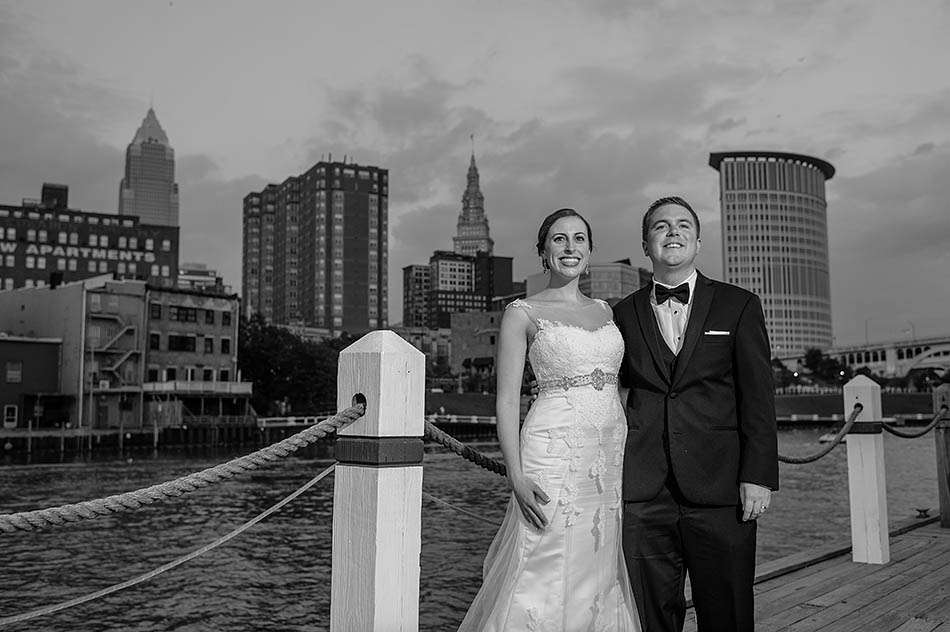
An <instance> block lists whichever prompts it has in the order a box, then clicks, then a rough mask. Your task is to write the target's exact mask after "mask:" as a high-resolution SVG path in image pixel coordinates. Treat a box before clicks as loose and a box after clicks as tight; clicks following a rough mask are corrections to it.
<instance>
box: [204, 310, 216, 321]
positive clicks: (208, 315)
mask: <svg viewBox="0 0 950 632" xmlns="http://www.w3.org/2000/svg"><path fill="white" fill-rule="evenodd" d="M205 324H206V325H213V324H214V310H213V309H206V310H205Z"/></svg>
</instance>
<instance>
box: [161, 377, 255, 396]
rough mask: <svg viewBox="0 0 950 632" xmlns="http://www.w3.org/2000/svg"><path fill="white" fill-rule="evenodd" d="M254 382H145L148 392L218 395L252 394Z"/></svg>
mask: <svg viewBox="0 0 950 632" xmlns="http://www.w3.org/2000/svg"><path fill="white" fill-rule="evenodd" d="M253 388H254V384H253V382H199V381H184V380H173V381H170V382H145V383H144V384H142V390H143V391H144V392H146V393H214V394H216V395H222V394H223V395H250V394H251V393H252V392H253Z"/></svg>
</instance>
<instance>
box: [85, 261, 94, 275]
mask: <svg viewBox="0 0 950 632" xmlns="http://www.w3.org/2000/svg"><path fill="white" fill-rule="evenodd" d="M86 269H88V270H89V271H90V272H95V271H96V262H95V261H92V260H90V261H89V263H88V265H87V266H86Z"/></svg>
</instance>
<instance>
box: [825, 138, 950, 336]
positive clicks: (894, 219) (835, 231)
mask: <svg viewBox="0 0 950 632" xmlns="http://www.w3.org/2000/svg"><path fill="white" fill-rule="evenodd" d="M928 145H931V147H929V148H928V149H926V150H925V151H919V149H920V147H918V148H917V150H915V151H913V152H912V153H911V154H910V155H904V156H892V157H891V160H890V161H889V162H888V163H887V164H886V165H885V166H883V167H881V168H878V169H875V170H873V171H871V172H869V173H866V174H863V175H861V176H857V177H851V178H847V177H845V178H840V179H835V180H832V181H831V182H830V183H829V185H828V187H829V189H830V190H831V191H833V196H832V198H831V199H830V200H829V205H828V219H829V232H830V234H831V244H832V247H831V253H830V255H831V257H830V258H831V270H832V313H833V316H834V324H835V332H836V335H837V336H838V339H839V340H842V341H849V340H850V341H860V340H863V336H864V332H863V324H864V319H866V318H868V317H872V318H873V319H874V320H875V321H876V322H875V326H874V331H875V332H876V336H872V337H877V338H888V337H890V338H896V337H899V336H898V334H899V331H900V328H901V327H906V321H908V320H913V321H914V322H915V325H916V326H917V327H916V328H917V333H918V334H926V333H946V323H945V315H946V314H948V313H950V293H948V292H944V291H940V290H936V291H935V290H934V284H935V283H937V284H939V280H941V279H943V278H945V277H946V275H947V272H946V271H947V269H950V247H948V244H950V224H948V221H947V218H948V216H950V181H948V180H947V178H946V174H947V173H948V172H950V143H944V144H941V145H935V144H933V143H928ZM937 315H943V317H941V318H935V317H936V316H937Z"/></svg>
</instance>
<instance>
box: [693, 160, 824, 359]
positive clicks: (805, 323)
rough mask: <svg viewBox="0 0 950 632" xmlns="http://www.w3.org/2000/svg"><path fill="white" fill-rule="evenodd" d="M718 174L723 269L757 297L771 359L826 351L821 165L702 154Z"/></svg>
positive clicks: (822, 171)
mask: <svg viewBox="0 0 950 632" xmlns="http://www.w3.org/2000/svg"><path fill="white" fill-rule="evenodd" d="M709 166H711V167H713V168H714V169H716V170H717V171H718V172H719V203H720V207H721V209H722V270H723V275H724V276H725V278H726V281H728V282H729V283H734V284H735V285H739V286H741V287H744V288H746V289H748V290H751V291H752V292H755V293H756V294H758V295H759V297H760V298H761V299H762V308H763V309H764V310H765V322H766V325H767V326H768V331H769V339H770V341H771V343H772V354H773V355H774V356H777V357H786V356H790V355H794V354H801V353H802V352H803V351H805V350H806V349H810V348H813V347H817V348H819V349H822V350H825V349H828V348H829V347H831V345H832V333H831V287H830V283H829V278H828V221H827V204H826V202H825V181H827V180H830V179H831V178H832V177H833V176H834V174H835V168H834V167H833V166H832V165H831V164H830V163H827V162H825V161H824V160H819V159H817V158H812V157H810V156H803V155H800V154H788V153H781V152H771V151H742V152H739V151H737V152H722V153H713V154H710V155H709Z"/></svg>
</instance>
